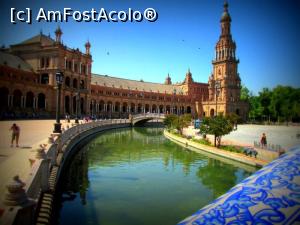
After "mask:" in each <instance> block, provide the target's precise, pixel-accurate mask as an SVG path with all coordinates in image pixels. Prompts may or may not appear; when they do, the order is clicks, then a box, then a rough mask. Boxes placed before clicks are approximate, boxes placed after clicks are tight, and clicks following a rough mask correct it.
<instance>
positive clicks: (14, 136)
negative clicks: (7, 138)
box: [10, 123, 20, 148]
mask: <svg viewBox="0 0 300 225" xmlns="http://www.w3.org/2000/svg"><path fill="white" fill-rule="evenodd" d="M10 130H11V131H12V136H11V145H10V147H13V146H14V140H16V147H17V148H18V147H19V137H20V127H19V126H18V125H17V124H15V123H14V124H13V125H12V126H11V128H10Z"/></svg>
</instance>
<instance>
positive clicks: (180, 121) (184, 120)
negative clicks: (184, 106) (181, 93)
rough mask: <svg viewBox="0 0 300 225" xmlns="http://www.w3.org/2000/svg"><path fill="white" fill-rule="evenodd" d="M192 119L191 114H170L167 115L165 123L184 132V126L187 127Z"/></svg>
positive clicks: (168, 126) (170, 127)
mask: <svg viewBox="0 0 300 225" xmlns="http://www.w3.org/2000/svg"><path fill="white" fill-rule="evenodd" d="M191 120H192V116H191V114H183V115H180V116H177V115H174V114H170V115H166V117H165V119H164V124H165V126H166V127H167V128H168V129H177V130H178V132H179V133H180V134H182V131H183V128H184V127H187V126H188V125H189V124H190V123H191Z"/></svg>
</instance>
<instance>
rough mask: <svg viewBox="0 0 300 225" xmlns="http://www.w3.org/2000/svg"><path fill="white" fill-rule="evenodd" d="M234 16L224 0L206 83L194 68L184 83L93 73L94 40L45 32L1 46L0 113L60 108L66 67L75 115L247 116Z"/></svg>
mask: <svg viewBox="0 0 300 225" xmlns="http://www.w3.org/2000/svg"><path fill="white" fill-rule="evenodd" d="M230 23H231V18H230V15H229V13H228V5H227V4H225V5H224V12H223V15H222V18H221V35H220V38H219V41H218V43H217V45H216V48H215V51H216V56H215V59H214V60H213V62H212V64H213V73H212V75H211V76H210V77H209V81H208V83H198V82H195V81H194V80H193V77H192V73H191V72H190V70H188V71H187V73H186V75H185V78H184V80H183V82H182V83H176V84H172V81H171V77H170V76H169V74H168V75H167V77H166V80H165V82H164V83H151V82H145V81H143V80H140V81H136V80H129V79H121V78H117V77H112V76H108V75H98V74H92V72H91V71H92V56H91V51H90V49H91V44H90V43H89V42H86V43H85V52H84V53H83V52H80V51H79V49H70V48H68V47H67V46H65V45H64V44H63V43H62V34H63V33H62V30H61V29H60V28H59V27H58V28H57V30H56V31H55V39H52V38H51V37H50V35H49V36H46V35H44V34H42V33H40V34H39V35H36V36H34V37H32V38H30V39H28V40H25V41H23V42H21V43H19V44H15V45H11V46H10V47H9V48H2V49H1V51H0V99H1V108H0V113H1V118H15V117H29V118H30V117H41V118H43V117H51V116H53V115H54V114H55V111H56V80H55V74H56V73H57V72H63V73H64V83H63V85H62V94H61V103H62V104H61V112H62V114H69V115H73V116H75V114H76V113H77V114H80V115H93V116H96V117H98V118H124V117H128V115H129V114H135V113H147V112H156V113H174V114H183V113H191V114H192V115H194V117H200V118H201V117H203V116H213V115H216V114H229V113H236V114H238V115H240V116H241V117H242V118H244V119H246V114H247V110H248V106H247V104H246V103H244V102H242V101H241V100H240V90H241V85H240V83H241V80H240V77H239V74H238V69H237V65H238V63H239V60H238V59H237V58H236V56H235V50H236V44H235V42H234V41H233V40H232V37H231V33H230Z"/></svg>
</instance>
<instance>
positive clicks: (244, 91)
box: [241, 85, 251, 102]
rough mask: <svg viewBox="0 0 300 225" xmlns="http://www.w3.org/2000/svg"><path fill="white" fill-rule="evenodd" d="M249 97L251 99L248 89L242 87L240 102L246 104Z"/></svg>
mask: <svg viewBox="0 0 300 225" xmlns="http://www.w3.org/2000/svg"><path fill="white" fill-rule="evenodd" d="M250 97H251V93H250V91H249V89H248V88H247V87H246V86H244V85H242V89H241V100H243V101H247V102H248V101H249V98H250Z"/></svg>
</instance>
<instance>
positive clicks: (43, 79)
mask: <svg viewBox="0 0 300 225" xmlns="http://www.w3.org/2000/svg"><path fill="white" fill-rule="evenodd" d="M41 84H49V75H48V73H43V74H42V75H41Z"/></svg>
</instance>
